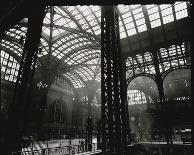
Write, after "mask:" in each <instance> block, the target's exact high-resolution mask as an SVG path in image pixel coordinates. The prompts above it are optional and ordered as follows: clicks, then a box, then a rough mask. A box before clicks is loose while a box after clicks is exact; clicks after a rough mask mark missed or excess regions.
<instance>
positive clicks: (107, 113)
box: [101, 6, 127, 155]
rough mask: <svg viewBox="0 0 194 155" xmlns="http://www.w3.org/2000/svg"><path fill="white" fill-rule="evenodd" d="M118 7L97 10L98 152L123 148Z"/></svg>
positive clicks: (110, 154)
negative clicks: (99, 34) (98, 12)
mask: <svg viewBox="0 0 194 155" xmlns="http://www.w3.org/2000/svg"><path fill="white" fill-rule="evenodd" d="M119 35H120V33H119V21H118V11H117V7H115V6H102V11H101V89H102V93H101V97H102V106H101V108H102V109H101V111H102V152H103V154H106V155H113V154H117V155H118V154H119V155H123V154H125V152H126V148H127V125H126V114H127V111H126V109H127V108H126V102H125V101H126V100H125V97H124V93H123V90H125V86H124V82H123V71H122V69H123V68H122V59H121V49H120V36H119Z"/></svg>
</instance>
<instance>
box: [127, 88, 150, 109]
mask: <svg viewBox="0 0 194 155" xmlns="http://www.w3.org/2000/svg"><path fill="white" fill-rule="evenodd" d="M127 99H128V104H129V105H133V104H145V103H147V101H146V97H145V94H144V93H143V92H141V91H139V90H128V91H127Z"/></svg>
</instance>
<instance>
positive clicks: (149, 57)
mask: <svg viewBox="0 0 194 155" xmlns="http://www.w3.org/2000/svg"><path fill="white" fill-rule="evenodd" d="M144 58H145V60H144V61H145V65H146V68H145V72H146V73H150V74H155V73H156V72H155V68H154V65H153V58H152V55H151V53H150V52H146V53H144Z"/></svg>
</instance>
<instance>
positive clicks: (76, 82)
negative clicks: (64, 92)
mask: <svg viewBox="0 0 194 155" xmlns="http://www.w3.org/2000/svg"><path fill="white" fill-rule="evenodd" d="M64 76H65V77H66V78H68V79H70V80H71V82H72V84H73V86H74V87H75V88H80V87H84V84H83V82H82V81H81V79H80V77H78V75H77V74H75V73H73V72H70V73H69V72H67V73H65V74H64Z"/></svg>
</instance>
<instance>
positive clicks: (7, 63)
mask: <svg viewBox="0 0 194 155" xmlns="http://www.w3.org/2000/svg"><path fill="white" fill-rule="evenodd" d="M18 71H19V63H18V62H17V61H16V60H15V59H14V58H13V57H12V56H11V55H9V54H8V53H6V52H5V51H3V50H1V79H4V80H8V81H13V82H16V79H17V75H18Z"/></svg>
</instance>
